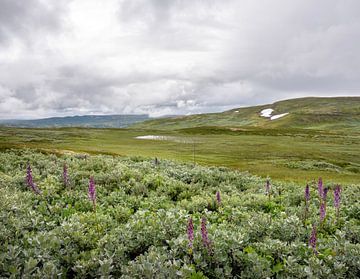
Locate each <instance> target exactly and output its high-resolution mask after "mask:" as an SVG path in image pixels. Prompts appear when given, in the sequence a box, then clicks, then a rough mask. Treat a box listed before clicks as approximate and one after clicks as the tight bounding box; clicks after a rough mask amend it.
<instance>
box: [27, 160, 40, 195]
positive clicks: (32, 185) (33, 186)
mask: <svg viewBox="0 0 360 279" xmlns="http://www.w3.org/2000/svg"><path fill="white" fill-rule="evenodd" d="M26 184H27V185H28V186H29V187H30V188H31V190H32V191H33V192H34V193H36V194H40V189H39V188H38V186H37V185H36V184H35V183H34V181H33V177H32V170H31V166H30V164H29V163H28V165H27V168H26Z"/></svg>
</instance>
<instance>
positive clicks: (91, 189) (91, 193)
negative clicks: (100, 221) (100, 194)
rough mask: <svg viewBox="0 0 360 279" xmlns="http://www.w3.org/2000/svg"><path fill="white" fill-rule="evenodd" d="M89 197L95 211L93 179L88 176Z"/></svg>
mask: <svg viewBox="0 0 360 279" xmlns="http://www.w3.org/2000/svg"><path fill="white" fill-rule="evenodd" d="M88 193H89V199H90V200H91V201H92V202H93V206H94V211H96V188H95V180H94V177H93V176H91V177H90V181H89V190H88Z"/></svg>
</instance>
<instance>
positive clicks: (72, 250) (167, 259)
mask: <svg viewBox="0 0 360 279" xmlns="http://www.w3.org/2000/svg"><path fill="white" fill-rule="evenodd" d="M64 163H66V165H67V168H68V169H67V171H68V179H69V180H68V183H64V182H63V166H64ZM27 164H30V165H31V167H32V175H33V181H34V182H35V183H36V184H37V186H38V187H39V189H40V190H41V194H39V195H37V194H35V193H33V192H32V191H31V188H29V187H28V186H27V185H26V180H25V177H26V167H27ZM91 176H93V177H94V180H95V183H96V212H95V211H94V210H93V204H92V202H91V201H90V200H89V198H88V193H87V191H88V185H89V178H90V177H91ZM306 182H307V181H305V179H304V185H295V184H291V183H280V182H278V183H273V184H272V185H271V190H270V194H269V195H268V193H267V192H266V189H265V184H266V181H265V180H264V179H262V178H259V177H255V176H252V175H250V174H248V173H241V172H237V171H233V170H229V169H226V168H215V167H211V168H207V167H201V166H193V165H190V164H179V163H176V162H173V161H160V162H159V163H156V164H155V163H154V161H153V160H150V159H144V158H138V157H136V158H121V157H112V156H101V155H97V156H76V155H62V156H55V155H53V154H42V153H39V152H36V151H32V150H9V151H5V152H2V153H0V196H1V200H0V221H1V226H0V277H6V278H8V277H9V278H18V277H22V278H30V277H31V278H44V277H49V278H50V277H51V278H94V277H102V278H234V277H235V278H236V277H238V278H270V277H273V278H359V277H360V244H359V241H360V206H359V203H358V198H359V196H360V185H343V186H342V193H341V205H340V210H339V214H338V215H337V214H336V210H335V209H334V207H333V205H332V204H333V195H332V189H334V187H335V185H326V178H325V179H324V185H325V186H326V187H329V188H330V192H329V194H328V201H327V212H326V217H325V220H324V222H323V223H322V224H320V223H319V205H320V200H319V198H318V194H317V186H316V185H315V184H311V185H310V196H311V198H310V202H309V211H308V217H307V218H306V219H305V218H304V212H305V211H304V209H305V199H304V189H305V184H306ZM217 191H219V193H220V195H221V203H219V202H217V197H216V193H217ZM190 217H191V218H192V219H193V225H194V240H193V244H192V246H191V248H189V242H188V238H187V223H188V220H189V218H190ZM202 217H204V218H206V220H207V230H208V237H209V241H210V245H209V246H205V245H204V244H203V241H202V239H201V233H200V229H201V219H202ZM313 224H315V225H317V228H318V231H317V254H316V253H314V251H313V250H312V249H311V248H310V247H309V237H310V235H311V231H312V225H313Z"/></svg>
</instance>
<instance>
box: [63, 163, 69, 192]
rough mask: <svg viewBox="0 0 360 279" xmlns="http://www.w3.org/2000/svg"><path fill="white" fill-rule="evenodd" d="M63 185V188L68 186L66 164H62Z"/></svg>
mask: <svg viewBox="0 0 360 279" xmlns="http://www.w3.org/2000/svg"><path fill="white" fill-rule="evenodd" d="M63 183H64V186H65V187H67V186H69V177H68V168H67V165H66V163H64V168H63Z"/></svg>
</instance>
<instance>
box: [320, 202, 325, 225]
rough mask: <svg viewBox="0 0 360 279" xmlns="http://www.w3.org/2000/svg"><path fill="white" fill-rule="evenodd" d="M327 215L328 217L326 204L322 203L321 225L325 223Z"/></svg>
mask: <svg viewBox="0 0 360 279" xmlns="http://www.w3.org/2000/svg"><path fill="white" fill-rule="evenodd" d="M325 215H326V207H325V203H324V202H322V203H321V204H320V223H321V224H322V223H323V222H324V219H325Z"/></svg>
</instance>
